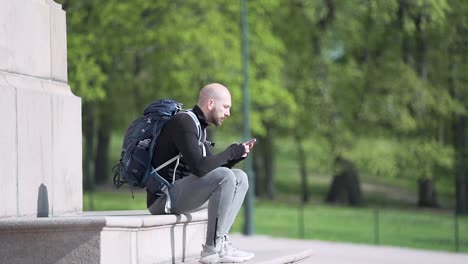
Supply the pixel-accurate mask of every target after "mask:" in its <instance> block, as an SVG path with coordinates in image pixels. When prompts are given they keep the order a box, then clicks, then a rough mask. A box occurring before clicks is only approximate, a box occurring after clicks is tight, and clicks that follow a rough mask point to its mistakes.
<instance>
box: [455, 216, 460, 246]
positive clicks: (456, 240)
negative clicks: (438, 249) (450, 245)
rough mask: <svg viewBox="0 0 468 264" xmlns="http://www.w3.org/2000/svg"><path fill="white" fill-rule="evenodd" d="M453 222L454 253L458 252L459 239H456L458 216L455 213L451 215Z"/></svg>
mask: <svg viewBox="0 0 468 264" xmlns="http://www.w3.org/2000/svg"><path fill="white" fill-rule="evenodd" d="M453 221H454V234H453V235H454V237H455V252H459V251H460V238H459V237H458V214H457V212H455V214H454V215H453Z"/></svg>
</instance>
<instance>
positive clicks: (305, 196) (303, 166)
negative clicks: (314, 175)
mask: <svg viewBox="0 0 468 264" xmlns="http://www.w3.org/2000/svg"><path fill="white" fill-rule="evenodd" d="M295 138H296V144H297V151H298V155H299V159H298V162H299V171H300V173H301V201H302V202H304V203H307V202H308V201H309V190H308V184H307V161H306V154H305V150H304V145H303V141H302V138H301V137H300V136H298V135H296V137H295Z"/></svg>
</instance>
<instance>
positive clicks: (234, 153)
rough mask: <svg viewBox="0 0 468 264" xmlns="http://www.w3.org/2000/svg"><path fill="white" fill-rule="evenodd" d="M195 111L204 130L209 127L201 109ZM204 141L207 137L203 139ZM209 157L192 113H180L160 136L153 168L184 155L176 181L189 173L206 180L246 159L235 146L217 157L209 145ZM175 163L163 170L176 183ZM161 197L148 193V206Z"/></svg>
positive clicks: (239, 146) (240, 147)
mask: <svg viewBox="0 0 468 264" xmlns="http://www.w3.org/2000/svg"><path fill="white" fill-rule="evenodd" d="M193 112H194V113H195V115H196V116H197V118H198V120H199V121H200V125H201V127H202V131H204V130H205V128H206V127H207V126H208V123H207V122H206V117H205V115H204V114H203V112H202V110H201V109H200V108H199V107H198V106H194V108H193ZM202 138H203V136H202ZM204 144H205V149H206V156H205V157H203V152H202V147H201V146H199V144H198V129H197V126H196V124H195V122H194V121H193V119H192V118H191V117H190V116H189V115H188V114H182V113H179V114H176V115H175V116H173V117H172V118H171V119H170V120H169V121H168V122H167V124H166V126H165V127H164V129H163V130H162V131H161V134H160V135H159V137H158V141H157V142H156V146H155V148H154V151H155V152H154V154H153V160H152V165H153V167H154V168H156V167H158V166H159V165H161V164H163V163H164V162H166V161H168V160H170V159H171V158H173V157H175V156H177V155H178V154H179V153H180V154H181V155H182V158H181V159H180V164H179V166H178V167H177V170H176V180H178V179H181V178H183V177H185V176H187V175H189V174H194V175H196V176H198V177H202V176H203V175H205V174H207V173H208V172H210V171H212V170H213V169H216V168H218V167H223V166H224V167H229V168H231V167H232V166H234V165H235V164H236V163H237V162H239V161H240V160H242V159H243V158H242V157H241V156H242V154H244V149H245V148H244V146H242V145H241V144H232V145H231V146H229V147H228V148H227V149H226V150H224V151H223V152H221V153H219V154H216V155H213V153H212V152H211V146H209V145H208V144H207V143H206V142H205V143H204ZM174 166H175V162H173V163H171V164H169V165H168V166H166V167H165V168H163V169H161V170H160V171H159V174H160V175H161V176H163V177H164V178H165V179H166V180H167V181H169V182H172V175H173V171H174ZM158 197H159V196H157V195H154V194H152V193H150V192H147V206H148V207H149V206H150V205H151V204H152V203H153V202H154V201H155V200H156V199H157V198H158Z"/></svg>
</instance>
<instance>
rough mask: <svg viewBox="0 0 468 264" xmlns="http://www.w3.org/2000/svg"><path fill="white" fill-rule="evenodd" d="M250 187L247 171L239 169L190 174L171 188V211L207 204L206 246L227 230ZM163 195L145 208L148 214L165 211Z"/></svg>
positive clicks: (197, 207) (184, 210)
mask: <svg viewBox="0 0 468 264" xmlns="http://www.w3.org/2000/svg"><path fill="white" fill-rule="evenodd" d="M248 188H249V183H248V178H247V174H245V172H243V171H242V170H239V169H229V168H224V167H220V168H216V169H214V170H212V171H211V172H209V173H207V174H206V175H204V176H203V177H197V176H195V175H189V176H187V177H185V178H183V179H180V180H178V181H176V182H175V183H174V185H173V186H172V188H171V190H170V194H171V205H172V208H171V212H172V213H176V214H185V213H190V212H193V211H198V210H200V209H204V208H206V207H208V230H207V234H206V245H210V246H213V245H214V243H215V240H216V238H218V237H221V236H223V235H227V234H228V233H229V229H230V228H231V226H232V224H233V223H234V220H235V218H236V215H237V213H238V212H239V209H240V208H241V206H242V202H243V201H244V197H245V194H246V193H247V189H248ZM165 202H166V196H165V195H163V196H161V197H159V198H158V199H156V201H154V203H153V204H152V205H151V206H150V207H149V208H148V210H149V211H150V212H151V214H165V213H164V205H165Z"/></svg>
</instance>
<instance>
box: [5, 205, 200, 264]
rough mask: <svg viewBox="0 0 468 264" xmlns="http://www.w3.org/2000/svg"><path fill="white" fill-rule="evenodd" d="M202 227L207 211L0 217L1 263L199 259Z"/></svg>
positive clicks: (138, 261) (167, 261)
mask: <svg viewBox="0 0 468 264" xmlns="http://www.w3.org/2000/svg"><path fill="white" fill-rule="evenodd" d="M206 227H207V213H206V211H200V212H195V213H191V214H184V215H160V216H153V215H150V214H149V213H148V212H147V211H119V212H108V211H106V212H89V213H84V214H82V215H79V216H76V215H74V216H63V217H48V218H12V219H0V263H21V264H23V263H103V264H107V263H130V264H132V263H135V264H136V263H138V264H145V263H176V262H181V261H184V260H188V259H195V258H197V257H198V256H199V254H200V249H201V244H203V243H204V241H205V236H206Z"/></svg>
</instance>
